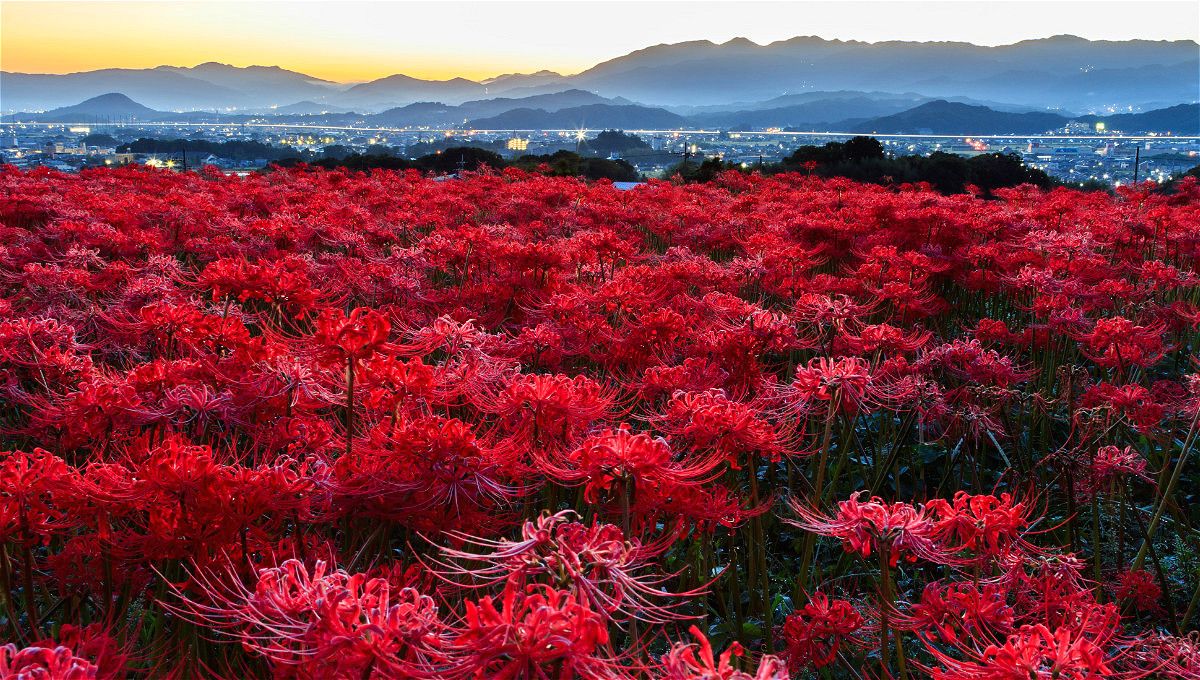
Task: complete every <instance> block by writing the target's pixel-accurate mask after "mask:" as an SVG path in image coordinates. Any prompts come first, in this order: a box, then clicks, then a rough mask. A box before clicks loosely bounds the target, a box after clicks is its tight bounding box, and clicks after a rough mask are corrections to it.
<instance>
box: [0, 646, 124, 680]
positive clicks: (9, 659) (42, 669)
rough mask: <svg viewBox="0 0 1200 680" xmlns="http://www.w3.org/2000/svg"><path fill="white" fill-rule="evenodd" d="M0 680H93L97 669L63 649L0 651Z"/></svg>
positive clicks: (96, 676) (14, 648) (96, 675)
mask: <svg viewBox="0 0 1200 680" xmlns="http://www.w3.org/2000/svg"><path fill="white" fill-rule="evenodd" d="M0 677H3V678H14V680H15V679H18V678H19V679H21V680H24V679H25V678H29V679H30V680H33V679H35V678H36V679H37V680H96V679H99V678H102V677H112V676H102V675H100V669H99V667H97V666H96V665H95V664H94V663H92V662H90V661H88V660H87V659H81V658H79V657H76V656H75V655H74V654H72V653H71V650H70V649H67V648H66V647H53V648H51V647H25V648H23V649H19V648H18V647H17V646H16V645H12V644H9V645H4V646H3V647H0Z"/></svg>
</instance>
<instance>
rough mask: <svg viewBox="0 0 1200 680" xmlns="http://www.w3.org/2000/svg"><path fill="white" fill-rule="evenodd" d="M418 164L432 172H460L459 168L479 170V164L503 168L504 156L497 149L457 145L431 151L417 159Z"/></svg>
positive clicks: (419, 166)
mask: <svg viewBox="0 0 1200 680" xmlns="http://www.w3.org/2000/svg"><path fill="white" fill-rule="evenodd" d="M416 165H417V167H418V168H420V169H422V170H429V171H432V172H458V171H459V170H471V171H474V170H478V169H479V166H481V165H486V166H488V167H489V168H503V167H504V165H505V163H504V158H503V157H502V156H500V154H498V153H496V152H495V151H488V150H487V149H480V148H478V147H474V146H455V147H451V148H449V149H446V150H445V151H443V152H441V153H431V154H426V155H424V156H421V157H420V158H418V159H417V161H416Z"/></svg>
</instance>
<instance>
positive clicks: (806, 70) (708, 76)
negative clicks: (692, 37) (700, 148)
mask: <svg viewBox="0 0 1200 680" xmlns="http://www.w3.org/2000/svg"><path fill="white" fill-rule="evenodd" d="M1197 73H1200V45H1198V44H1197V43H1196V42H1194V41H1187V40H1181V41H1148V40H1130V41H1093V40H1085V39H1083V38H1078V37H1075V36H1053V37H1050V38H1042V39H1037V40H1024V41H1021V42H1017V43H1013V44H1011V45H1002V46H997V47H985V46H979V45H972V44H970V43H961V42H903V41H886V42H878V43H867V42H859V41H843V40H826V39H823V38H818V37H813V36H800V37H795V38H791V39H788V40H781V41H777V42H774V43H770V44H768V45H758V44H756V43H753V42H751V41H749V40H746V39H744V38H738V39H734V40H730V41H728V42H725V43H722V44H717V43H713V42H711V41H691V42H683V43H676V44H670V45H655V46H651V47H646V48H644V49H640V50H636V51H634V52H631V53H629V54H626V55H624V56H621V57H617V58H615V59H610V60H608V61H605V62H603V63H600V64H596V65H595V66H593V67H591V68H589V69H587V70H585V71H583V72H581V73H578V74H575V75H571V76H564V75H562V74H559V73H555V72H553V71H538V72H535V73H528V74H521V73H510V74H505V75H501V76H496V77H495V78H489V79H485V80H482V81H474V80H468V79H466V78H451V79H448V80H426V79H421V78H414V77H411V76H407V75H403V74H396V75H392V76H388V77H386V78H379V79H377V80H373V81H370V82H366V83H358V84H344V83H333V82H330V81H327V80H322V79H320V78H315V77H313V76H309V75H306V74H303V73H298V72H295V71H289V70H287V69H282V68H279V67H277V66H248V67H235V66H230V65H227V64H221V63H217V62H207V63H204V64H199V65H197V66H193V67H180V66H159V67H156V68H151V69H102V70H98V71H88V72H81V73H70V74H62V75H58V74H30V73H14V72H0V95H2V96H0V107H2V108H3V110H4V111H7V112H12V111H43V110H48V109H53V108H56V107H62V106H68V105H73V104H74V103H77V102H80V101H82V100H85V99H88V98H91V97H95V96H99V95H102V94H106V93H110V92H120V93H123V94H125V95H127V96H129V97H131V98H132V99H134V100H135V101H138V102H141V103H143V104H144V105H146V106H150V107H152V108H154V109H157V110H176V111H179V110H185V111H186V110H222V111H230V110H239V111H252V110H261V109H267V108H273V107H286V106H290V105H292V104H296V103H299V102H304V101H310V102H313V103H316V104H318V105H326V106H330V107H332V108H334V109H354V110H357V111H360V112H367V113H372V112H380V111H384V110H386V109H390V108H396V107H401V106H405V105H407V104H413V103H416V102H423V101H438V102H442V103H444V104H447V105H459V104H462V103H464V102H467V101H476V100H482V99H486V98H495V97H513V98H519V97H526V96H531V95H540V94H553V93H556V92H561V91H564V90H569V89H579V90H586V91H589V92H592V93H594V94H596V95H599V96H601V97H604V98H609V99H615V98H622V99H625V100H629V101H634V102H640V103H643V104H646V105H650V106H684V107H704V106H714V105H727V104H730V103H732V102H763V101H768V100H771V99H773V98H777V97H780V96H786V95H794V94H802V93H813V92H818V91H838V90H856V91H864V92H890V93H897V92H903V93H916V94H919V95H920V96H923V97H927V98H931V99H935V98H941V99H955V98H969V99H972V100H977V101H986V102H1007V103H1011V104H1012V105H1014V106H1019V107H1020V106H1023V107H1029V108H1033V109H1063V110H1069V111H1083V112H1087V111H1095V110H1100V109H1102V108H1105V107H1120V108H1126V107H1134V108H1147V107H1148V106H1149V105H1153V106H1155V107H1158V106H1165V105H1171V104H1174V103H1178V102H1194V101H1200V78H1197ZM796 103H800V102H796Z"/></svg>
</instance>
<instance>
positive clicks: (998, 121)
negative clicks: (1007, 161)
mask: <svg viewBox="0 0 1200 680" xmlns="http://www.w3.org/2000/svg"><path fill="white" fill-rule="evenodd" d="M1069 120H1070V118H1067V117H1066V116H1060V115H1058V114H1056V113H1046V112H1038V113H1011V112H1008V111H994V110H992V109H989V108H988V107H986V106H972V105H970V104H960V103H957V102H948V101H946V100H944V99H938V100H935V101H931V102H928V103H925V104H921V105H920V106H917V107H914V108H911V109H908V110H907V111H901V112H899V113H894V114H891V115H888V116H880V117H878V118H872V119H870V120H868V121H866V122H864V123H860V124H858V125H857V126H854V127H852V128H851V129H849V130H847V131H848V132H859V133H865V134H870V133H878V134H923V133H925V134H944V135H957V134H982V133H990V134H1023V135H1028V134H1040V133H1043V132H1047V131H1049V130H1053V129H1055V128H1059V127H1062V126H1063V125H1066V124H1067V121H1069Z"/></svg>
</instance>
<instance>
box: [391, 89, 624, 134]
mask: <svg viewBox="0 0 1200 680" xmlns="http://www.w3.org/2000/svg"><path fill="white" fill-rule="evenodd" d="M614 103H618V102H615V101H614V100H611V99H605V98H604V97H601V96H599V95H595V94H592V93H591V92H586V91H584V90H567V91H565V92H555V93H553V94H542V95H534V96H531V97H516V98H513V97H497V98H495V99H477V100H472V101H467V102H463V103H462V104H460V105H458V106H450V105H447V104H443V103H440V102H417V103H415V104H409V105H407V106H399V107H396V108H391V109H388V110H386V111H382V112H380V113H378V114H375V115H373V116H369V117H368V120H369V121H370V122H372V123H374V124H376V125H396V126H408V127H419V126H429V127H450V126H459V125H463V124H464V123H467V122H468V121H472V120H476V119H481V118H489V117H492V116H497V115H500V114H503V113H505V112H508V111H512V110H514V109H538V110H542V111H546V112H554V111H559V110H561V109H565V108H570V107H577V106H586V105H589V104H614ZM621 103H623V102H621Z"/></svg>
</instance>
